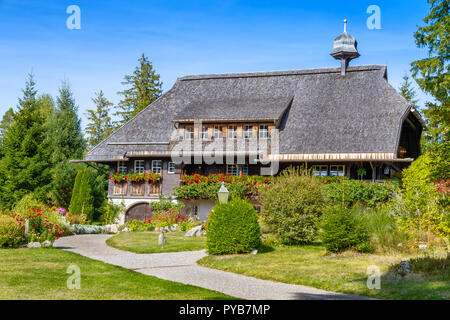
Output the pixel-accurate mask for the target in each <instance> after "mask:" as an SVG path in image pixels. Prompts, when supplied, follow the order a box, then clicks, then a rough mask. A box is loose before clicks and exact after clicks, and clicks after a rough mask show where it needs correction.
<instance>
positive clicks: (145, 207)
mask: <svg viewBox="0 0 450 320" xmlns="http://www.w3.org/2000/svg"><path fill="white" fill-rule="evenodd" d="M151 217H152V212H151V210H150V206H149V204H148V203H138V204H135V205H134V206H132V207H131V208H130V209H128V210H127V212H126V214H125V222H128V221H130V220H140V221H144V220H146V219H150V218H151Z"/></svg>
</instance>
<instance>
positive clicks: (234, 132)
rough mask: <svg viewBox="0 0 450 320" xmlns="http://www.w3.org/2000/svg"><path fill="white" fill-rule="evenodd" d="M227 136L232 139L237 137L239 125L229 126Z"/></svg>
mask: <svg viewBox="0 0 450 320" xmlns="http://www.w3.org/2000/svg"><path fill="white" fill-rule="evenodd" d="M227 138H228V139H231V140H235V139H236V138H237V127H236V126H228V130H227Z"/></svg>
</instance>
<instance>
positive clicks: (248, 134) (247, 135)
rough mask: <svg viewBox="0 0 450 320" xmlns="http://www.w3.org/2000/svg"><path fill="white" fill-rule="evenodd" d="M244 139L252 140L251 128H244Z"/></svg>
mask: <svg viewBox="0 0 450 320" xmlns="http://www.w3.org/2000/svg"><path fill="white" fill-rule="evenodd" d="M244 138H245V139H251V138H253V126H244Z"/></svg>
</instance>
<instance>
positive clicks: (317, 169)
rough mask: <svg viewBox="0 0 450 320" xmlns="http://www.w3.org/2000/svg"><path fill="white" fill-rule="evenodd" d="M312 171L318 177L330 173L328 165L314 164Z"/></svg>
mask: <svg viewBox="0 0 450 320" xmlns="http://www.w3.org/2000/svg"><path fill="white" fill-rule="evenodd" d="M312 173H313V176H316V177H326V176H327V175H328V166H313V167H312Z"/></svg>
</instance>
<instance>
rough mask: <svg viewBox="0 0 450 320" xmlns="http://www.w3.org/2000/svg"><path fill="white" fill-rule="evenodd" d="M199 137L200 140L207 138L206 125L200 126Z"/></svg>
mask: <svg viewBox="0 0 450 320" xmlns="http://www.w3.org/2000/svg"><path fill="white" fill-rule="evenodd" d="M200 139H201V140H209V132H208V126H202V128H201V131H200Z"/></svg>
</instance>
